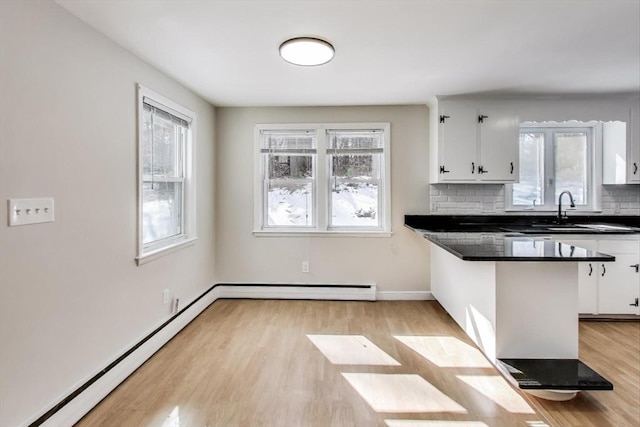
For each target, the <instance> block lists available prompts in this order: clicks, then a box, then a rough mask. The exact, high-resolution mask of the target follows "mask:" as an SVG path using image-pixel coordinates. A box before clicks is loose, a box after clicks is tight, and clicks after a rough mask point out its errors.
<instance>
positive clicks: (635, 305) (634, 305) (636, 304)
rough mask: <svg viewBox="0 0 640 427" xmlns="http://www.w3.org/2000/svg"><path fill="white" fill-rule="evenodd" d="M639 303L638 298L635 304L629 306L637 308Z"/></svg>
mask: <svg viewBox="0 0 640 427" xmlns="http://www.w3.org/2000/svg"><path fill="white" fill-rule="evenodd" d="M639 302H640V301H638V298H636V301H635V302H634V303H633V304H629V305H630V306H631V307H637V306H638V303H639Z"/></svg>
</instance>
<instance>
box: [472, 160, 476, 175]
mask: <svg viewBox="0 0 640 427" xmlns="http://www.w3.org/2000/svg"><path fill="white" fill-rule="evenodd" d="M475 172H476V164H475V162H471V174H474V173H475Z"/></svg>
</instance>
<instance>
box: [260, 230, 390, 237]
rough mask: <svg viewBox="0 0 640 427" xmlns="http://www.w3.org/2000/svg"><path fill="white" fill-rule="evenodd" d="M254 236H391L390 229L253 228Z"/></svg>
mask: <svg viewBox="0 0 640 427" xmlns="http://www.w3.org/2000/svg"><path fill="white" fill-rule="evenodd" d="M253 235H254V236H256V237H316V236H317V237H373V238H376V237H391V236H392V235H393V233H392V232H390V231H282V230H277V231H276V230H274V231H265V230H255V231H254V232H253Z"/></svg>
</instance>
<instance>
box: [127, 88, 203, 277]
mask: <svg viewBox="0 0 640 427" xmlns="http://www.w3.org/2000/svg"><path fill="white" fill-rule="evenodd" d="M137 88H138V111H137V113H138V116H137V120H138V165H137V168H138V186H137V198H138V227H137V228H138V230H137V231H138V236H137V237H138V249H137V256H136V262H137V264H138V265H143V264H145V263H147V262H149V261H153V260H155V259H157V258H159V257H161V256H164V255H167V254H169V253H172V252H174V251H176V250H179V249H181V248H184V247H187V246H191V245H193V244H194V243H195V241H196V240H197V236H196V212H195V208H196V182H195V161H194V160H195V136H194V135H195V132H196V125H197V118H196V114H195V112H193V111H191V110H189V109H188V108H186V107H184V106H182V105H180V104H178V103H176V102H174V101H172V100H170V99H168V98H166V97H164V96H162V95H160V94H159V93H157V92H155V91H153V90H151V89H149V88H146V87H144V86H142V85H137ZM145 103H147V104H151V105H153V106H154V107H156V108H158V109H160V110H162V111H165V112H167V113H169V114H171V115H174V116H176V117H179V118H181V119H183V120H185V121H187V122H188V123H189V127H188V128H182V129H184V135H183V141H182V143H181V147H180V154H179V157H181V161H180V163H181V166H182V175H183V176H182V177H176V178H160V179H154V181H156V182H159V181H162V182H181V183H182V186H181V196H182V197H181V210H180V213H181V215H180V222H181V224H180V233H178V234H176V235H173V236H169V237H165V238H161V239H158V240H155V241H153V242H148V243H144V242H143V232H144V216H143V202H144V200H143V195H144V184H145V183H146V182H148V179H145V176H144V174H143V172H144V165H143V161H144V148H145V140H144V118H143V117H144V104H145ZM177 161H178V159H176V162H177Z"/></svg>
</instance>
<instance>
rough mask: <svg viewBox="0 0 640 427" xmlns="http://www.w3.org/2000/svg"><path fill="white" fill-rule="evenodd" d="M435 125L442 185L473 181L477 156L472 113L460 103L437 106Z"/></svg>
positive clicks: (475, 129)
mask: <svg viewBox="0 0 640 427" xmlns="http://www.w3.org/2000/svg"><path fill="white" fill-rule="evenodd" d="M439 122H440V123H439V124H438V126H439V127H438V152H439V157H440V159H439V165H438V168H439V172H440V177H441V180H442V181H453V182H455V181H458V182H460V181H475V180H476V176H477V174H476V168H477V160H476V158H477V155H478V132H477V127H476V109H475V108H473V106H471V105H469V104H467V103H463V102H456V103H447V104H444V105H441V107H440V114H439Z"/></svg>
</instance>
